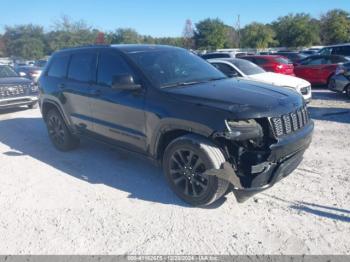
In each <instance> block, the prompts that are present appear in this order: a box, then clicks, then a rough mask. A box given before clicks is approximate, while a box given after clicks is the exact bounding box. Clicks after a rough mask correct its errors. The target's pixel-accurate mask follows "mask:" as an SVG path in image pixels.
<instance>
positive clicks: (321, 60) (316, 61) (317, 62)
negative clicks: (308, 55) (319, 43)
mask: <svg viewBox="0 0 350 262" xmlns="http://www.w3.org/2000/svg"><path fill="white" fill-rule="evenodd" d="M326 62H327V61H326V60H325V59H324V58H323V57H319V58H315V59H311V60H310V62H309V63H308V65H322V64H326Z"/></svg>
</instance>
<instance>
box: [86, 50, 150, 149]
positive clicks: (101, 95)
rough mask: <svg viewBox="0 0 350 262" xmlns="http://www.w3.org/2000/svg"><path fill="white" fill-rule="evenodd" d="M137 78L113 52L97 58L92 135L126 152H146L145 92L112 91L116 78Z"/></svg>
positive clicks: (104, 51) (102, 53)
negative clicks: (119, 146)
mask: <svg viewBox="0 0 350 262" xmlns="http://www.w3.org/2000/svg"><path fill="white" fill-rule="evenodd" d="M125 74H128V75H132V76H133V77H134V79H135V80H136V81H137V76H136V74H135V73H134V71H133V70H132V68H131V67H130V66H129V64H128V63H127V61H125V59H124V58H123V57H122V56H121V55H120V54H119V53H118V52H116V51H114V50H102V51H100V53H99V57H98V66H97V77H96V84H95V85H94V87H93V89H94V91H93V93H94V96H93V97H92V100H91V105H92V114H93V118H94V132H95V133H96V134H97V135H99V136H102V137H103V138H105V139H108V140H113V141H114V142H117V143H118V144H119V145H121V146H125V147H127V148H128V149H131V150H134V151H139V152H144V151H145V150H146V125H145V113H144V102H145V101H144V100H145V89H144V88H142V90H138V91H130V90H116V89H112V79H113V77H114V76H118V75H125Z"/></svg>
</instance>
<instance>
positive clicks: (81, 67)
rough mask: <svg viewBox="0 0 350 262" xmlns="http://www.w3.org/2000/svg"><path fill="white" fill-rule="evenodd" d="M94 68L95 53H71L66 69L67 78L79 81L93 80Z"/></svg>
mask: <svg viewBox="0 0 350 262" xmlns="http://www.w3.org/2000/svg"><path fill="white" fill-rule="evenodd" d="M95 68H96V54H95V53H77V54H73V55H72V58H71V61H70V64H69V70H68V78H69V79H71V80H75V81H80V82H90V81H93V80H94V75H95Z"/></svg>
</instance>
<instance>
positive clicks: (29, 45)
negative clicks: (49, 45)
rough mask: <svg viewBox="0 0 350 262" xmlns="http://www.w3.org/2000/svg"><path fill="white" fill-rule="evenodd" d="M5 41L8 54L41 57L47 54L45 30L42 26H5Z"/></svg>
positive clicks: (33, 57)
mask: <svg viewBox="0 0 350 262" xmlns="http://www.w3.org/2000/svg"><path fill="white" fill-rule="evenodd" d="M3 41H4V44H5V46H6V54H7V55H8V56H17V57H22V58H25V59H39V58H42V57H43V56H44V55H45V42H44V30H43V28H42V27H41V26H36V25H32V24H29V25H18V26H5V33H4V36H3Z"/></svg>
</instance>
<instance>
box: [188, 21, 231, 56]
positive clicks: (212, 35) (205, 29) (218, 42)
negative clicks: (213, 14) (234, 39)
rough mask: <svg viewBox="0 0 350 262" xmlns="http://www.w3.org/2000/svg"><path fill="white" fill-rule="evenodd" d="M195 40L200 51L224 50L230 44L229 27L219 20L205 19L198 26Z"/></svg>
mask: <svg viewBox="0 0 350 262" xmlns="http://www.w3.org/2000/svg"><path fill="white" fill-rule="evenodd" d="M194 39H195V41H196V46H197V48H199V49H218V48H223V47H225V43H227V42H228V29H227V26H226V25H225V24H224V23H223V22H222V21H221V20H219V19H218V18H217V19H209V18H208V19H205V20H203V21H200V22H198V23H197V24H196V30H195V33H194Z"/></svg>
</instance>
